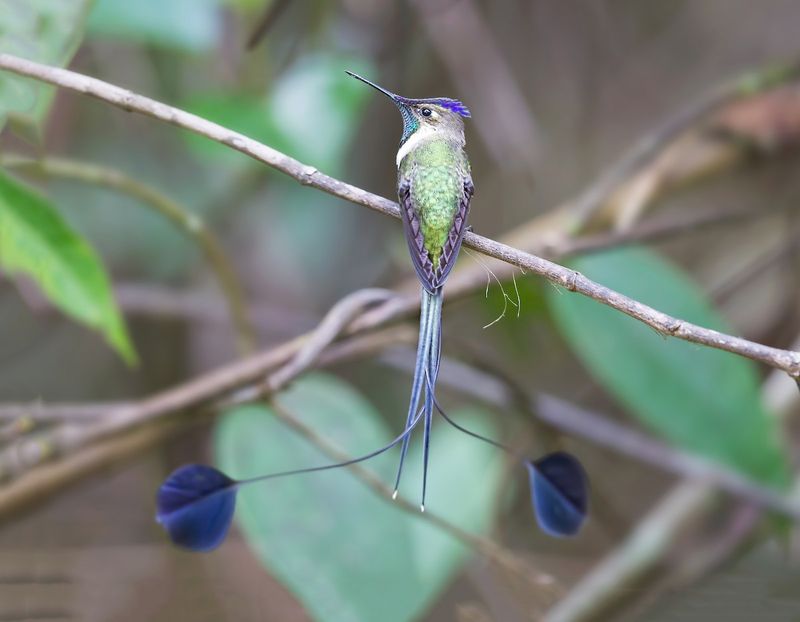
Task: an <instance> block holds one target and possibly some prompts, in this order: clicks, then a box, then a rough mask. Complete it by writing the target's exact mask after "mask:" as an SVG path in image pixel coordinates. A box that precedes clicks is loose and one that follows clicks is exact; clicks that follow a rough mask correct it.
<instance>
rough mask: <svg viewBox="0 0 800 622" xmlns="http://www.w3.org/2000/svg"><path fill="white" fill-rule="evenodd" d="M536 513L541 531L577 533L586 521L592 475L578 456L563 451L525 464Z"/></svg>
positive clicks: (562, 534) (560, 534)
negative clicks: (589, 474) (590, 475)
mask: <svg viewBox="0 0 800 622" xmlns="http://www.w3.org/2000/svg"><path fill="white" fill-rule="evenodd" d="M526 466H527V467H528V475H529V477H530V487H531V501H532V504H533V512H534V514H535V515H536V520H537V522H538V523H539V527H541V529H542V531H544V532H545V533H546V534H548V535H551V536H554V537H566V536H574V535H575V534H577V533H578V531H580V528H581V527H582V526H583V523H584V522H585V521H586V516H587V512H588V507H587V506H588V500H589V478H588V477H587V475H586V471H584V469H583V466H582V465H581V463H580V462H578V459H577V458H575V456H572V455H571V454H568V453H566V452H563V451H557V452H555V453H552V454H548V455H546V456H545V457H544V458H540V459H539V460H531V461H529V462H527V463H526Z"/></svg>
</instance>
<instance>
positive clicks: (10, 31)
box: [0, 0, 92, 137]
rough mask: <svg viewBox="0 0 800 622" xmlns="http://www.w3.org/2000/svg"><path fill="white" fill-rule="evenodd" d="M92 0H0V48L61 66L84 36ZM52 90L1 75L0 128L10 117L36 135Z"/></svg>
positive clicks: (28, 81)
mask: <svg viewBox="0 0 800 622" xmlns="http://www.w3.org/2000/svg"><path fill="white" fill-rule="evenodd" d="M91 4H92V0H0V50H2V51H3V52H6V53H8V54H16V55H18V56H22V57H24V58H27V59H29V60H35V61H38V62H40V63H46V64H48V65H56V66H59V67H63V66H64V65H66V64H67V63H68V62H69V61H70V59H71V58H72V56H73V55H74V54H75V51H76V50H77V49H78V45H79V44H80V41H81V39H82V38H83V28H84V23H85V21H86V15H87V13H88V11H89V7H90V6H91ZM54 93H55V89H54V87H52V86H47V85H44V84H42V83H40V82H35V81H33V80H28V79H25V78H21V77H19V76H15V75H13V74H10V73H7V72H4V73H0V129H2V128H3V126H4V125H5V123H6V121H8V119H9V118H12V119H13V120H14V121H15V123H16V124H17V125H18V126H19V128H20V129H21V130H22V131H23V132H25V133H27V134H29V135H32V136H34V137H38V133H39V130H40V129H41V125H42V122H43V121H44V119H45V117H46V116H47V112H48V110H49V109H50V104H51V103H52V101H53V95H54Z"/></svg>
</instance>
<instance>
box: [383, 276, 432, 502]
mask: <svg viewBox="0 0 800 622" xmlns="http://www.w3.org/2000/svg"><path fill="white" fill-rule="evenodd" d="M441 337H442V290H441V289H438V290H437V291H436V292H434V293H431V292H429V291H428V290H426V289H425V288H424V287H423V288H422V300H421V303H420V314H419V342H418V343H417V360H416V364H415V365H414V380H413V381H412V383H411V399H410V401H409V404H408V416H407V418H406V430H408V428H409V426H411V425H412V424H413V423H414V420H415V418H416V414H417V411H418V409H419V407H420V401H422V414H423V421H424V425H425V427H424V436H423V456H424V457H423V474H422V504H421V505H420V509H421V510H422V511H423V512H424V511H425V492H426V489H427V484H428V447H429V441H430V432H431V419H432V418H433V409H434V406H435V396H434V393H433V391H434V387H436V377H437V376H438V375H439V360H440V358H441V349H442V339H441ZM409 440H410V434H409V435H406V436H405V438H404V439H403V446H402V449H401V453H400V466H399V467H398V469H397V479H396V480H395V484H394V494H395V496H396V495H397V489H398V487H399V486H400V477H401V475H402V473H403V462H404V461H405V458H406V453H407V452H408V443H409Z"/></svg>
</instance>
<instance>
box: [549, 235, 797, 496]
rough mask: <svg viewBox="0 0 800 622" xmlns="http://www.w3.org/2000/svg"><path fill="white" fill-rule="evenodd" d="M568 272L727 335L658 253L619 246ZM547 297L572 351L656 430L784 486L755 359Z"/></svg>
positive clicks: (589, 303) (586, 304)
mask: <svg viewBox="0 0 800 622" xmlns="http://www.w3.org/2000/svg"><path fill="white" fill-rule="evenodd" d="M571 267H573V268H575V269H576V270H579V271H580V272H583V273H584V274H586V275H587V276H588V277H589V278H591V279H594V280H596V281H598V282H600V283H602V284H603V285H607V286H608V287H611V288H613V289H615V290H617V291H620V292H622V293H623V294H625V295H627V296H630V297H632V298H635V299H636V300H640V301H641V302H644V303H646V304H648V305H651V306H653V307H654V308H656V309H659V310H661V311H664V312H666V313H669V314H671V315H674V316H675V317H679V318H681V319H684V320H688V321H690V322H694V323H696V324H700V325H701V326H706V327H708V328H714V329H717V330H721V331H724V332H731V329H730V328H729V327H728V326H726V325H725V323H724V321H723V320H722V318H721V317H720V316H719V315H718V314H717V313H716V312H715V311H714V309H713V308H712V307H711V305H710V304H709V303H708V301H707V300H706V298H705V297H704V296H703V294H702V292H700V291H699V289H698V288H697V286H696V285H695V284H694V283H693V282H692V281H691V280H690V278H689V277H688V276H687V275H685V274H684V273H682V272H681V271H680V270H679V269H678V268H676V267H675V266H673V265H670V264H668V263H667V262H666V261H664V260H663V259H661V258H659V257H658V256H657V255H655V254H654V253H651V252H648V251H645V250H643V249H622V250H615V251H611V252H606V253H602V254H596V255H591V256H586V257H583V258H580V259H577V260H575V261H573V262H572V263H571ZM548 297H549V301H550V305H551V308H552V312H553V316H554V318H555V321H556V324H557V326H558V327H559V328H560V330H561V332H562V334H563V335H564V337H565V338H566V339H567V341H568V342H569V344H570V345H571V346H572V349H573V350H574V351H575V352H576V353H577V354H578V356H579V357H580V358H581V360H582V361H583V362H584V364H585V365H586V366H587V367H588V368H589V369H590V370H591V372H592V373H593V374H594V376H596V377H597V379H598V380H599V381H600V382H602V383H603V385H604V386H605V387H606V388H607V389H608V390H609V391H611V393H613V394H614V395H615V396H616V397H617V398H618V399H619V400H620V401H621V402H622V403H623V404H625V405H626V406H627V407H628V409H629V410H630V411H631V413H632V414H634V415H635V416H636V417H638V418H639V419H641V420H642V421H643V422H644V423H645V424H647V425H648V426H649V427H650V428H652V429H653V430H655V431H656V432H658V433H659V434H661V435H662V436H664V437H665V438H667V439H668V440H669V441H671V442H672V443H675V444H676V445H678V446H680V447H683V448H686V449H688V450H691V451H694V452H697V453H700V454H704V455H706V456H708V457H710V458H713V459H716V460H719V461H721V462H724V463H727V464H729V465H731V466H733V467H735V468H737V469H739V470H741V471H742V472H744V473H745V474H747V475H750V476H751V477H754V478H757V479H759V480H761V481H764V482H768V483H771V484H780V485H783V484H785V483H786V482H787V475H788V465H787V462H786V457H785V455H784V453H783V451H782V448H781V446H780V443H779V441H778V430H777V428H776V425H775V422H774V419H773V418H772V417H770V416H769V415H768V413H767V412H766V410H765V408H764V406H763V405H762V404H761V401H760V396H759V389H758V377H757V375H756V371H755V368H754V366H753V364H752V363H751V362H750V361H747V360H745V359H743V358H741V357H738V356H735V355H733V354H728V353H725V352H721V351H719V350H714V349H712V348H705V347H701V346H697V345H694V344H690V343H687V342H684V341H680V340H677V339H667V338H665V337H663V336H661V335H659V334H657V333H656V332H655V331H653V330H652V329H651V328H649V327H647V326H645V325H644V324H642V323H641V322H638V321H636V320H634V319H633V318H630V317H628V316H626V315H624V314H622V313H620V312H619V311H615V310H614V309H610V308H609V307H606V306H605V305H601V304H599V303H597V302H595V301H593V300H590V299H588V298H584V297H582V296H570V295H565V294H564V293H563V292H560V291H555V290H553V289H552V288H550V290H548Z"/></svg>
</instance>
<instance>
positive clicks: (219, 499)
mask: <svg viewBox="0 0 800 622" xmlns="http://www.w3.org/2000/svg"><path fill="white" fill-rule="evenodd" d="M236 484H237V483H236V481H235V480H232V479H231V478H230V477H228V476H227V475H225V474H224V473H222V472H221V471H218V470H217V469H215V468H213V467H210V466H205V465H202V464H187V465H185V466H182V467H180V468H178V469H176V470H175V471H173V472H172V474H170V476H169V477H167V479H166V480H164V483H163V484H161V486H160V487H159V489H158V494H157V497H156V507H157V512H156V520H157V521H158V522H159V523H160V524H161V525H162V526H163V527H164V529H166V531H167V533H168V534H169V537H170V539H171V540H172V541H173V542H174V543H175V544H177V545H179V546H181V547H184V548H187V549H190V550H192V551H211V550H213V549H215V548H217V547H218V546H219V545H220V544H222V542H223V540H225V536H226V535H227V534H228V529H229V528H230V526H231V521H232V520H233V511H234V508H235V506H236Z"/></svg>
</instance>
